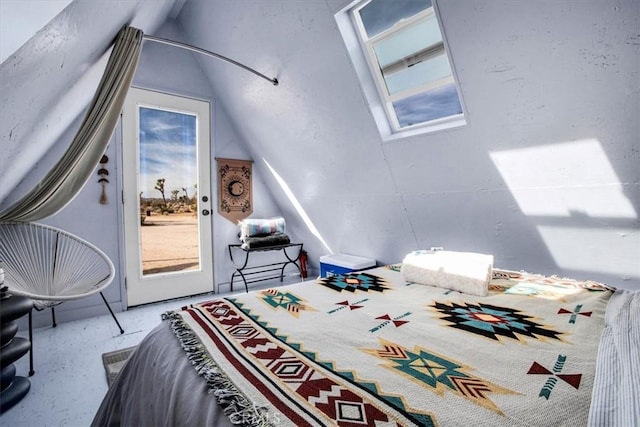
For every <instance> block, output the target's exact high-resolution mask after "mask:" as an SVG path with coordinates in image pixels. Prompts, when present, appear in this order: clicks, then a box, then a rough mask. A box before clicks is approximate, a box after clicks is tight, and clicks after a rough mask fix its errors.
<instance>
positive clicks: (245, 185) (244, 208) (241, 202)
mask: <svg viewBox="0 0 640 427" xmlns="http://www.w3.org/2000/svg"><path fill="white" fill-rule="evenodd" d="M216 161H217V166H218V213H219V214H220V215H222V216H223V217H225V218H226V219H228V220H229V221H231V222H233V223H234V224H237V223H238V221H240V220H243V219H245V218H246V217H248V216H249V215H251V214H252V213H253V192H252V188H251V180H252V178H251V177H252V167H253V162H252V161H251V160H235V159H218V158H216Z"/></svg>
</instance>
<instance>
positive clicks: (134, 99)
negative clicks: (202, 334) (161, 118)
mask: <svg viewBox="0 0 640 427" xmlns="http://www.w3.org/2000/svg"><path fill="white" fill-rule="evenodd" d="M140 97H143V100H142V101H139V99H140ZM147 97H158V98H160V99H162V100H165V101H166V100H168V99H172V100H181V99H184V100H187V102H191V101H196V102H198V103H202V105H203V106H204V105H205V104H206V114H205V113H204V112H202V114H201V115H198V117H199V124H198V143H197V144H196V147H197V149H198V159H199V162H198V163H199V164H198V173H197V175H198V209H197V212H196V215H197V216H198V223H199V225H198V227H199V250H200V252H199V253H200V269H199V270H186V271H184V272H171V273H160V274H154V275H150V276H147V277H142V269H141V264H140V261H141V260H140V258H141V255H140V253H139V252H140V251H139V249H137V250H135V252H136V254H135V256H132V252H133V250H132V248H133V247H137V248H139V244H140V235H139V225H138V226H137V227H136V229H135V231H133V230H132V222H133V223H136V222H137V224H139V222H140V218H139V213H137V212H135V209H131V210H130V211H129V212H128V211H127V210H128V208H129V207H130V204H131V203H135V205H136V206H137V208H138V209H137V210H139V197H138V194H137V181H138V175H139V163H138V162H139V155H140V154H139V116H138V111H137V108H138V106H139V105H143V106H144V105H147V106H149V107H152V108H153V107H157V108H160V109H166V110H169V111H177V112H180V111H185V110H186V111H191V110H190V109H189V108H181V106H182V104H180V105H177V106H176V105H173V104H172V105H170V106H167V105H166V102H164V103H163V102H153V101H151V102H149V101H147ZM154 99H155V98H154ZM131 108H135V119H134V123H132V122H131V121H130V119H129V118H126V117H125V113H126V112H129V111H130V110H131ZM202 111H204V110H202ZM203 119H204V120H203ZM212 120H213V118H212V105H211V102H210V101H208V100H204V99H198V98H194V97H191V96H183V95H176V94H172V93H166V92H160V91H156V90H151V89H144V88H135V87H131V88H130V89H129V94H128V95H127V100H126V101H125V105H124V106H123V112H122V114H121V124H120V135H119V137H120V141H119V147H118V149H119V150H121V156H120V157H121V165H122V168H121V173H120V178H121V180H120V182H121V188H120V190H121V191H122V200H121V206H120V209H121V215H122V236H123V238H122V256H121V265H122V266H123V269H122V274H121V275H122V277H123V278H124V280H123V298H122V299H123V302H125V301H126V304H124V305H125V306H127V307H130V306H135V305H140V304H146V303H152V302H158V301H164V300H169V299H174V298H180V297H184V296H188V295H197V294H200V293H206V292H211V291H214V290H215V281H214V274H215V269H214V262H213V256H214V250H213V222H214V221H213V213H214V211H213V199H212V197H211V193H212V191H213V183H212V175H211V154H210V153H211V148H212V143H211V139H212V131H211V123H212ZM131 126H134V128H135V130H134V132H135V144H134V146H135V147H129V146H127V143H128V141H129V136H128V135H127V132H131V128H130V127H131ZM203 132H204V134H203ZM203 135H206V137H203ZM202 141H206V142H205V143H203V144H200V142H202ZM131 150H135V152H134V153H133V159H132V158H131V157H130V156H131V154H132V153H131ZM132 162H133V166H132ZM132 169H133V173H134V174H135V177H129V174H130V173H131V172H132ZM131 182H135V183H136V184H135V186H136V188H135V190H127V188H131ZM203 183H206V186H205V185H202V184H203ZM127 184H129V185H127ZM203 196H206V197H207V201H206V202H204V201H203ZM204 209H206V210H208V211H209V214H208V215H203V210H204ZM132 258H133V259H132ZM134 266H135V268H136V269H137V270H138V272H139V274H135V272H134ZM196 276H198V277H196ZM134 281H139V282H147V284H149V282H156V281H160V282H165V284H167V283H168V287H169V288H173V290H171V289H163V290H160V291H159V293H157V294H156V296H154V297H150V296H149V295H142V293H141V292H140V290H135V286H136V282H134ZM178 282H198V283H199V286H196V287H194V288H193V289H195V288H197V290H190V291H188V295H185V294H182V293H180V292H179V291H178V290H177V289H178V286H176V285H177V284H178ZM171 283H173V285H171ZM132 286H134V290H133V291H132ZM155 286H156V285H154V287H155ZM156 291H157V289H156Z"/></svg>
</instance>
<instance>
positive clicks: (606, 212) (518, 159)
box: [490, 139, 637, 218]
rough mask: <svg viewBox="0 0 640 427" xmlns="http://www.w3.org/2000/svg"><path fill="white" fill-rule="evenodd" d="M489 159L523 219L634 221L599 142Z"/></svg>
mask: <svg viewBox="0 0 640 427" xmlns="http://www.w3.org/2000/svg"><path fill="white" fill-rule="evenodd" d="M490 156H491V160H492V161H493V163H494V164H495V166H496V168H497V169H498V171H499V172H500V175H502V178H503V179H504V181H505V182H506V184H507V186H508V187H509V190H510V191H511V192H512V193H513V196H514V198H515V199H516V202H517V203H518V206H519V207H520V209H521V210H522V212H523V213H524V214H525V215H537V216H562V217H566V216H571V215H583V216H590V217H606V218H637V213H636V212H635V210H634V208H633V206H632V204H631V202H630V201H629V199H627V198H626V197H625V195H624V193H623V192H622V184H621V183H620V180H619V179H618V177H617V175H616V173H615V171H614V169H613V167H612V166H611V163H609V160H608V158H607V155H606V153H605V152H604V150H603V149H602V146H601V145H600V142H599V141H598V140H597V139H584V140H579V141H573V142H565V143H558V144H550V145H543V146H537V147H530V148H522V149H516V150H505V151H498V152H495V153H490Z"/></svg>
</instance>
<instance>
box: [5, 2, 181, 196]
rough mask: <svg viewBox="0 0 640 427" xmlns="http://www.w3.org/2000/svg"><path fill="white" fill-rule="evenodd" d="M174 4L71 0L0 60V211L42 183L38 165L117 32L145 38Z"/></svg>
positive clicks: (88, 91) (85, 95)
mask: <svg viewBox="0 0 640 427" xmlns="http://www.w3.org/2000/svg"><path fill="white" fill-rule="evenodd" d="M32 3H33V7H37V2H32ZM175 3H176V2H175V1H174V0H139V1H125V2H118V4H117V6H115V5H114V4H113V3H111V2H93V1H75V2H73V3H71V4H70V5H69V6H67V7H66V8H65V9H64V10H63V11H62V12H61V13H60V14H58V15H57V16H56V17H55V18H54V19H53V20H52V21H50V22H49V23H48V24H47V25H46V26H44V27H43V28H42V29H41V30H40V31H38V32H37V33H36V34H35V35H34V36H33V37H31V38H30V39H29V40H28V41H27V42H26V43H25V44H24V45H23V46H22V47H20V48H19V49H18V50H17V51H16V52H15V53H14V54H12V55H11V56H9V57H8V58H7V59H6V60H5V61H4V62H3V63H2V65H1V66H0V75H1V80H0V93H2V99H3V101H2V105H1V106H0V117H1V119H2V120H1V124H0V125H1V127H2V134H1V135H2V140H1V146H2V156H0V182H2V185H1V186H0V207H6V206H7V205H8V204H9V203H10V202H11V201H14V200H15V199H16V198H18V197H19V196H20V195H21V194H23V193H24V192H25V191H27V190H24V188H27V189H28V187H29V186H31V185H33V183H35V182H37V181H38V180H39V179H40V178H42V176H43V175H44V173H46V171H47V170H48V169H49V167H50V164H48V163H50V161H49V162H47V160H43V162H42V163H38V162H39V161H40V160H41V159H43V156H44V155H45V153H47V152H49V150H51V149H52V148H53V147H54V145H55V144H56V143H57V142H58V141H59V138H60V136H61V135H63V134H65V133H66V132H70V131H71V130H72V129H70V128H72V127H73V126H74V125H79V122H78V118H79V117H80V116H81V115H82V114H83V112H84V110H85V109H86V107H87V105H88V104H89V101H90V100H91V98H92V96H93V94H94V93H95V88H96V87H97V85H98V82H99V80H100V77H101V76H102V71H103V70H104V66H105V64H106V60H107V58H108V53H109V52H110V49H109V48H110V47H111V45H112V43H113V40H114V39H115V36H116V34H117V33H118V31H119V30H120V28H122V26H123V25H126V24H129V25H131V26H134V27H136V28H140V29H142V30H143V31H144V32H145V33H153V32H154V31H155V30H156V29H157V28H158V27H159V26H160V25H161V24H162V23H163V22H164V21H165V20H166V18H167V16H168V15H169V13H170V12H172V8H173V7H174V5H175ZM182 3H183V2H182V1H180V2H179V3H178V6H181V4H182ZM177 12H178V10H174V13H176V14H177ZM61 143H64V142H61ZM58 149H59V148H58ZM25 181H26V182H25ZM22 190H24V191H22Z"/></svg>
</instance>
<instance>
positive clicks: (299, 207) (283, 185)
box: [262, 159, 333, 254]
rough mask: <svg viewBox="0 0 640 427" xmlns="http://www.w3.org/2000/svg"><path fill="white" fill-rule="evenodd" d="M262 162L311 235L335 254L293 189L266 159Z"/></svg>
mask: <svg viewBox="0 0 640 427" xmlns="http://www.w3.org/2000/svg"><path fill="white" fill-rule="evenodd" d="M262 160H263V161H264V163H265V164H266V165H267V167H268V168H269V171H271V173H272V174H273V177H274V178H275V179H276V181H278V184H280V187H281V188H282V191H284V194H286V195H287V197H288V198H289V201H290V202H291V204H292V205H293V207H294V208H295V209H296V211H297V212H298V215H300V218H302V220H303V221H304V223H305V225H306V226H307V228H308V229H309V231H310V232H311V234H313V235H314V236H316V238H317V239H318V240H319V241H320V243H322V245H323V246H324V247H325V249H326V250H327V251H329V253H330V254H333V251H332V250H331V248H330V247H329V245H327V242H325V241H324V239H323V238H322V236H321V235H320V232H319V231H318V229H317V228H316V226H315V225H313V222H312V221H311V218H309V215H307V213H306V212H305V210H304V208H303V207H302V205H301V204H300V202H299V201H298V199H297V198H296V196H295V195H294V194H293V192H292V191H291V188H289V185H288V184H287V183H286V181H285V180H284V179H282V177H281V176H280V174H279V173H278V172H276V171H275V169H273V168H272V167H271V165H270V164H269V162H267V160H266V159H262Z"/></svg>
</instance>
